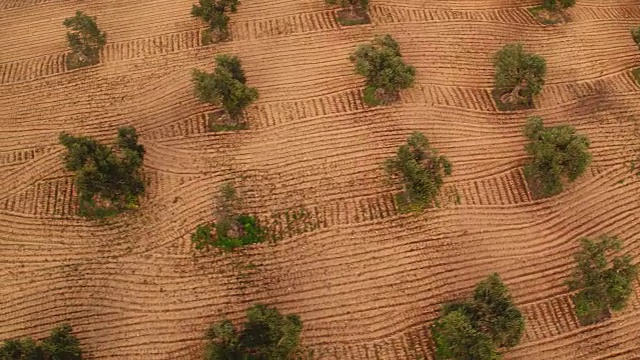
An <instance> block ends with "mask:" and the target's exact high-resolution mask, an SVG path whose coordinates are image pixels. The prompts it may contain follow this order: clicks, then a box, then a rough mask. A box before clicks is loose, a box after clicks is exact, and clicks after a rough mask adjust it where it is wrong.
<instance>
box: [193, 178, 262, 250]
mask: <svg viewBox="0 0 640 360" xmlns="http://www.w3.org/2000/svg"><path fill="white" fill-rule="evenodd" d="M219 191H220V194H219V195H218V198H217V199H216V203H217V205H218V206H217V209H216V213H215V218H216V221H215V222H213V223H207V224H201V225H198V227H197V228H196V232H195V233H194V234H193V235H191V242H192V243H193V244H194V246H195V248H196V249H197V250H205V249H208V248H209V247H212V246H213V247H217V248H220V249H222V250H224V251H232V250H234V249H236V248H239V247H242V246H247V245H251V244H257V243H261V242H264V241H265V239H266V237H267V233H266V231H265V230H264V229H263V228H262V227H261V226H260V224H259V223H258V219H257V218H256V217H255V216H253V215H247V214H244V213H241V212H240V211H239V209H240V202H241V199H240V198H239V196H238V194H237V192H236V189H235V188H234V187H233V185H232V184H231V183H224V184H222V185H221V186H220V189H219Z"/></svg>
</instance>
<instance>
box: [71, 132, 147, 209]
mask: <svg viewBox="0 0 640 360" xmlns="http://www.w3.org/2000/svg"><path fill="white" fill-rule="evenodd" d="M60 143H61V144H62V145H64V146H65V147H66V148H67V152H66V154H65V155H64V163H65V167H66V169H67V170H69V171H73V172H74V173H75V185H76V189H77V191H78V197H79V202H80V208H79V210H80V214H81V215H84V216H88V217H98V218H101V217H106V216H111V215H114V214H116V213H118V212H120V211H121V210H124V209H132V208H135V207H137V205H138V197H139V196H140V195H142V194H143V193H144V189H145V187H144V182H143V181H142V177H141V174H140V167H141V166H142V162H143V158H144V153H145V150H144V147H143V146H142V145H140V144H138V135H137V134H136V130H135V129H134V128H132V127H123V128H120V129H118V137H117V141H116V144H115V145H114V149H115V151H114V150H112V149H111V148H109V147H108V146H106V145H104V144H101V143H99V142H97V141H96V140H94V139H92V138H89V137H85V136H77V137H76V136H72V135H69V134H67V133H64V132H63V133H62V134H60Z"/></svg>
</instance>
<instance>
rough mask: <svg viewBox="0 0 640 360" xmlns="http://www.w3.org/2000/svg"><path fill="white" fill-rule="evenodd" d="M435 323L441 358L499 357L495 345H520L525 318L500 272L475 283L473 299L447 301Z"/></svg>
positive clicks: (498, 346) (434, 332)
mask: <svg viewBox="0 0 640 360" xmlns="http://www.w3.org/2000/svg"><path fill="white" fill-rule="evenodd" d="M442 313H443V314H442V316H441V317H440V318H439V319H438V320H437V321H436V322H435V323H434V325H433V326H432V329H431V331H432V335H433V339H434V342H435V344H436V357H437V358H438V359H478V360H485V359H487V360H489V359H498V358H499V355H498V354H497V351H496V348H500V347H513V346H516V345H518V343H519V342H520V338H521V337H522V334H523V332H524V318H523V316H522V313H521V312H520V310H518V308H517V307H516V306H515V305H514V304H513V300H512V299H511V295H509V289H508V288H507V286H506V285H504V283H503V282H502V280H501V279H500V276H498V274H495V273H494V274H492V275H490V276H489V277H488V278H487V279H485V280H483V281H481V282H479V283H478V284H477V285H476V288H475V291H474V295H473V299H472V300H471V301H465V302H459V303H452V304H446V305H445V306H443V309H442Z"/></svg>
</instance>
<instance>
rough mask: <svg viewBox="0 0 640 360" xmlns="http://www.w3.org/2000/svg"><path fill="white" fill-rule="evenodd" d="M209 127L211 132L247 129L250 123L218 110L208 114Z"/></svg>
mask: <svg viewBox="0 0 640 360" xmlns="http://www.w3.org/2000/svg"><path fill="white" fill-rule="evenodd" d="M207 120H208V124H207V125H208V127H209V131H211V132H219V131H237V130H246V129H247V128H248V125H247V123H246V122H245V121H243V119H238V120H232V119H231V118H230V117H229V115H227V114H225V113H224V111H222V110H218V111H215V112H213V113H211V114H209V116H208V119H207Z"/></svg>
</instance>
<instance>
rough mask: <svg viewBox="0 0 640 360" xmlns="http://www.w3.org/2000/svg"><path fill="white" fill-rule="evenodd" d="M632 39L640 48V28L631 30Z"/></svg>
mask: <svg viewBox="0 0 640 360" xmlns="http://www.w3.org/2000/svg"><path fill="white" fill-rule="evenodd" d="M631 37H633V41H634V42H635V43H636V45H638V46H640V26H639V27H637V28H634V29H631Z"/></svg>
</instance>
